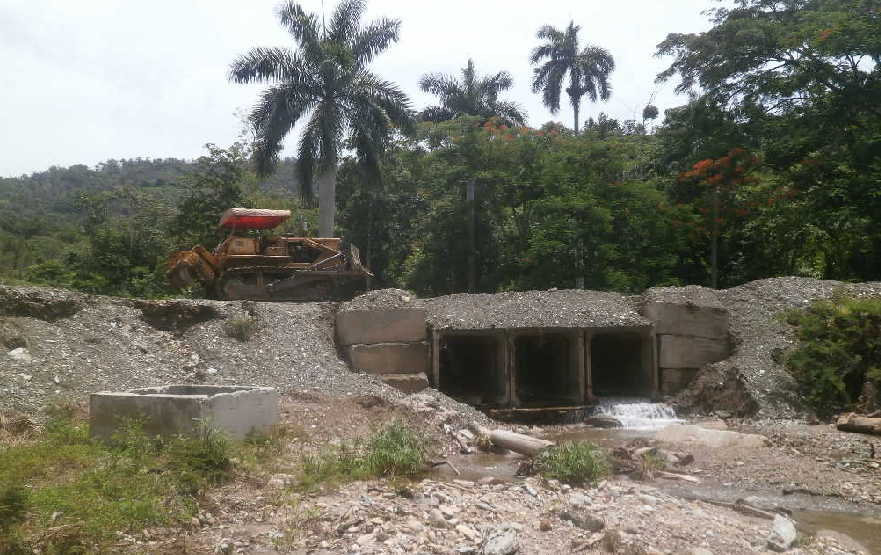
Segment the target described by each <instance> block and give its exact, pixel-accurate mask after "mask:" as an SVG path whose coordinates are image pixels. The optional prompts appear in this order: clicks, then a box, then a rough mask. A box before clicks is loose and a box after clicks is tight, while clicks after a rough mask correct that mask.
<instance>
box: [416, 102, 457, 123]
mask: <svg viewBox="0 0 881 555" xmlns="http://www.w3.org/2000/svg"><path fill="white" fill-rule="evenodd" d="M455 117H456V113H455V112H453V111H452V110H450V109H449V108H444V107H443V106H429V107H427V108H425V109H424V110H422V111H421V112H420V113H419V119H420V120H422V121H433V122H435V123H439V122H442V121H449V120H451V119H453V118H455Z"/></svg>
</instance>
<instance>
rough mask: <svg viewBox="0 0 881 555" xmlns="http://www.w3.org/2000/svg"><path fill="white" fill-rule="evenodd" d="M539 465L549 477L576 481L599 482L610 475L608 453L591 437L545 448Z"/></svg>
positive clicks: (586, 483) (571, 481)
mask: <svg viewBox="0 0 881 555" xmlns="http://www.w3.org/2000/svg"><path fill="white" fill-rule="evenodd" d="M535 468H536V470H538V472H539V473H540V474H541V475H542V476H544V477H545V478H554V479H557V480H560V481H561V482H566V483H568V484H572V485H595V484H596V483H597V482H598V481H599V480H600V479H601V478H603V477H604V476H606V475H608V473H609V463H608V461H607V459H606V455H605V453H603V451H602V450H601V449H600V448H599V447H597V446H596V445H595V444H593V443H591V442H589V441H566V442H563V443H561V444H559V445H555V446H553V447H550V448H548V449H545V450H544V451H542V452H541V453H540V454H539V455H538V456H537V457H536V458H535Z"/></svg>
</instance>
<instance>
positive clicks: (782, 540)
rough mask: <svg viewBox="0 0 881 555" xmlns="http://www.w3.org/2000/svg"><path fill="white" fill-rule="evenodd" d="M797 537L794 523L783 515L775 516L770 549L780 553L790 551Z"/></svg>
mask: <svg viewBox="0 0 881 555" xmlns="http://www.w3.org/2000/svg"><path fill="white" fill-rule="evenodd" d="M797 537H798V532H796V530H795V523H794V522H792V521H791V520H789V519H788V518H786V517H785V516H782V515H775V516H774V524H773V526H772V528H771V533H770V534H768V548H770V549H772V550H773V551H777V552H780V553H782V552H784V551H788V550H789V548H791V547H792V544H793V543H795V539H796V538H797Z"/></svg>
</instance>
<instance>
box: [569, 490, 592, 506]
mask: <svg viewBox="0 0 881 555" xmlns="http://www.w3.org/2000/svg"><path fill="white" fill-rule="evenodd" d="M592 503H593V499H591V498H590V497H588V496H586V495H583V494H581V493H572V494H570V495H569V504H570V505H572V506H574V507H587V506H589V505H590V504H592Z"/></svg>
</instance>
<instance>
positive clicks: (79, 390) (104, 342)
mask: <svg viewBox="0 0 881 555" xmlns="http://www.w3.org/2000/svg"><path fill="white" fill-rule="evenodd" d="M0 307H2V308H0V314H2V316H0V347H2V349H0V409H13V410H17V411H21V412H25V413H28V414H37V413H38V412H39V409H40V408H41V407H42V406H44V405H45V404H46V403H47V402H49V401H51V399H52V398H53V397H64V398H70V397H73V398H75V399H80V400H81V399H85V398H86V396H87V395H88V393H91V392H94V391H101V390H121V389H129V388H134V387H145V386H152V385H163V384H171V383H208V384H241V385H263V386H271V387H276V388H279V389H280V390H281V391H287V390H292V389H295V390H310V389H312V390H320V391H321V392H323V393H326V394H328V395H363V394H376V395H381V396H382V397H384V398H388V399H390V400H394V399H400V398H401V397H402V394H401V393H399V392H398V391H397V390H394V389H392V388H390V387H388V386H386V385H385V384H383V383H381V382H379V381H378V380H376V379H374V378H372V377H369V376H366V375H360V374H355V373H353V372H351V371H350V370H349V369H348V367H347V366H346V364H345V363H344V362H343V361H341V360H340V359H339V357H338V356H337V352H336V346H335V344H334V332H333V314H334V305H332V304H330V303H304V304H297V303H251V302H245V303H243V302H217V301H201V300H200V301H191V300H173V301H155V302H154V301H134V300H128V299H118V298H112V297H99V296H88V295H82V294H78V293H72V292H68V291H62V290H54V289H44V288H19V287H4V286H0ZM236 323H238V324H239V325H245V326H250V327H253V332H254V333H253V335H252V336H251V338H250V339H248V340H247V341H245V342H242V341H240V340H238V339H234V338H233V337H231V336H230V335H231V326H232V325H233V324H236Z"/></svg>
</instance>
